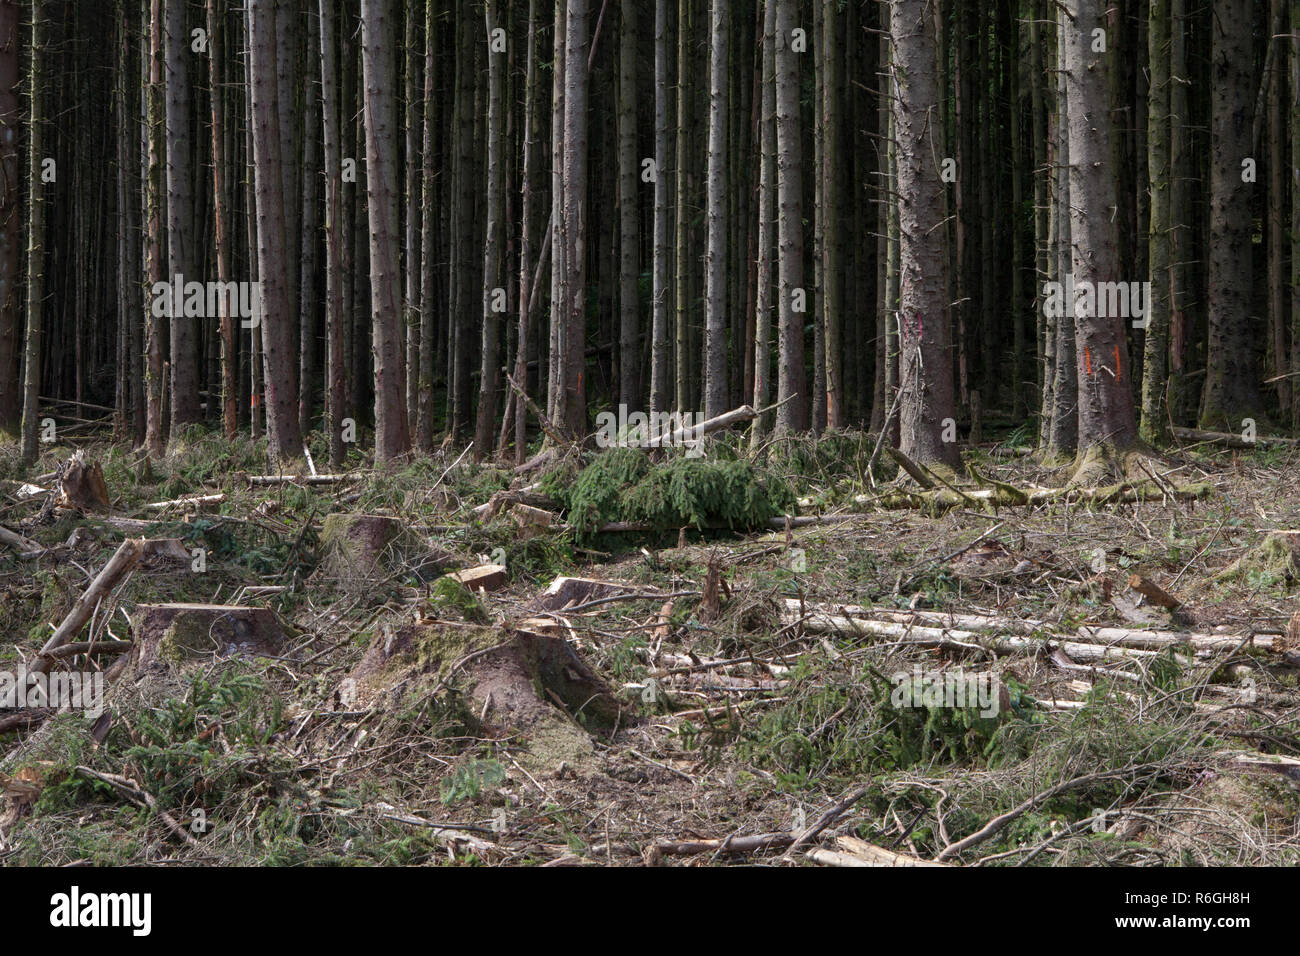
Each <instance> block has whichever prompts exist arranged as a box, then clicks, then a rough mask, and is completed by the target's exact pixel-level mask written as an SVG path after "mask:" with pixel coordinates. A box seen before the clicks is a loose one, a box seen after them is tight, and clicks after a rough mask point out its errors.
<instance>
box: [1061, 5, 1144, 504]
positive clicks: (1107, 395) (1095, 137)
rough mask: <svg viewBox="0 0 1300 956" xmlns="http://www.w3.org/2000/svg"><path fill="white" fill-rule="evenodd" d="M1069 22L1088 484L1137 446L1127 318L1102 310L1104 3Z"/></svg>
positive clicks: (1079, 9) (1112, 240)
mask: <svg viewBox="0 0 1300 956" xmlns="http://www.w3.org/2000/svg"><path fill="white" fill-rule="evenodd" d="M1067 7H1068V8H1069V12H1068V13H1067V15H1066V19H1065V87H1066V102H1067V109H1068V117H1069V119H1068V121H1069V141H1070V241H1071V244H1072V247H1073V250H1074V251H1073V257H1072V265H1073V272H1074V281H1075V283H1076V284H1077V285H1078V286H1079V287H1083V286H1082V284H1083V283H1085V282H1086V283H1090V284H1091V288H1093V289H1094V290H1096V291H1097V292H1098V295H1096V297H1095V298H1096V301H1095V302H1094V306H1093V308H1092V309H1088V308H1087V305H1086V300H1081V305H1082V307H1081V308H1079V307H1076V315H1075V343H1076V356H1077V362H1078V395H1079V398H1078V401H1079V446H1078V456H1079V457H1078V466H1079V467H1078V470H1077V471H1076V473H1075V475H1076V480H1081V481H1091V480H1093V478H1094V476H1095V473H1096V471H1097V469H1098V467H1099V466H1103V465H1105V464H1107V463H1108V462H1109V461H1110V460H1111V459H1113V458H1114V457H1115V456H1117V455H1121V454H1122V453H1124V452H1126V451H1128V450H1129V449H1131V448H1133V447H1134V446H1136V444H1137V420H1136V416H1135V414H1134V409H1133V390H1132V386H1131V385H1130V382H1129V375H1130V369H1129V359H1128V346H1127V342H1126V340H1125V329H1124V324H1125V319H1124V317H1123V316H1122V315H1110V314H1105V315H1102V314H1098V313H1101V312H1107V313H1109V312H1110V311H1111V310H1110V308H1109V305H1110V304H1111V303H1107V306H1108V307H1107V308H1102V305H1103V302H1102V296H1101V295H1100V292H1101V283H1111V282H1116V281H1118V279H1119V275H1118V271H1119V255H1118V247H1117V244H1118V228H1117V226H1116V224H1115V221H1114V219H1113V218H1112V213H1113V211H1114V209H1115V206H1116V201H1117V200H1116V192H1115V171H1114V169H1113V164H1112V156H1113V153H1112V151H1111V137H1112V136H1114V135H1115V131H1114V125H1113V123H1112V119H1111V113H1110V97H1109V92H1108V89H1107V84H1106V76H1107V66H1108V63H1107V54H1105V53H1103V52H1095V51H1096V34H1095V32H1094V31H1097V30H1101V29H1103V27H1104V16H1105V4H1104V3H1103V2H1102V0H1069V2H1068V3H1067Z"/></svg>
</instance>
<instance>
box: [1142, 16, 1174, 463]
mask: <svg viewBox="0 0 1300 956" xmlns="http://www.w3.org/2000/svg"><path fill="white" fill-rule="evenodd" d="M1147 22H1148V26H1147V44H1148V54H1147V62H1148V64H1149V69H1150V75H1151V79H1150V84H1149V87H1148V90H1147V105H1148V113H1147V173H1148V175H1149V177H1150V189H1151V230H1150V237H1149V248H1150V252H1149V253H1148V256H1147V261H1148V265H1149V268H1150V271H1151V300H1150V301H1149V302H1148V303H1147V315H1146V340H1145V354H1144V357H1143V361H1142V427H1141V435H1142V438H1143V440H1145V441H1147V442H1150V443H1152V444H1164V443H1165V441H1167V439H1168V437H1169V414H1168V405H1167V403H1166V395H1167V391H1166V389H1167V384H1168V383H1167V381H1166V368H1167V366H1168V355H1169V292H1170V282H1169V199H1170V185H1171V184H1170V176H1169V38H1170V24H1169V2H1168V0H1150V9H1149V13H1148V19H1147Z"/></svg>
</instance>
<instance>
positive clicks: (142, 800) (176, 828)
mask: <svg viewBox="0 0 1300 956" xmlns="http://www.w3.org/2000/svg"><path fill="white" fill-rule="evenodd" d="M77 773H79V774H81V775H82V776H85V777H91V778H93V779H95V780H99V781H102V782H103V783H106V784H108V785H109V786H111V787H112V788H113V789H114V790H116V791H118V792H119V793H121V794H122V795H123V796H125V797H126V798H127V799H128V800H130V801H131V802H132V803H134V804H135V805H136V806H138V807H145V808H147V809H149V810H152V811H153V812H154V813H156V814H158V818H159V819H160V820H162V822H163V823H165V824H167V829H169V830H171V831H172V833H174V834H176V835H177V836H178V837H180V838H181V839H182V840H184V841H185V842H186V843H188V844H189V845H190V846H192V847H201V846H202V844H201V843H199V841H198V840H196V839H194V837H193V836H192V835H191V834H190V832H189V831H188V830H186V829H185V828H184V827H183V826H181V825H180V824H179V823H177V822H176V818H175V817H173V816H172V815H171V814H170V813H168V812H167V811H166V810H164V809H163V808H162V807H160V806H158V801H157V800H155V799H154V796H153V794H151V793H149V791H147V790H145V789H144V788H143V787H141V786H140V785H139V784H138V783H136V782H135V781H134V780H131V779H129V778H127V777H122V776H119V775H118V774H115V773H101V772H100V771H98V770H92V769H90V768H89V767H82V766H78V767H77Z"/></svg>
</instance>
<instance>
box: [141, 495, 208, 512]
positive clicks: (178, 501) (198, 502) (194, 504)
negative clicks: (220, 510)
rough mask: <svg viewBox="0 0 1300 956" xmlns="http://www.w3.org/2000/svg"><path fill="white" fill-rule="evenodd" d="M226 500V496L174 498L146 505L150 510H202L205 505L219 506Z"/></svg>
mask: <svg viewBox="0 0 1300 956" xmlns="http://www.w3.org/2000/svg"><path fill="white" fill-rule="evenodd" d="M225 500H226V496H225V495H191V496H190V497H188V498H173V499H172V500H170V501H154V502H150V503H149V504H147V505H145V507H146V508H148V509H150V510H161V509H163V508H202V507H203V506H204V505H218V504H221V502H223V501H225Z"/></svg>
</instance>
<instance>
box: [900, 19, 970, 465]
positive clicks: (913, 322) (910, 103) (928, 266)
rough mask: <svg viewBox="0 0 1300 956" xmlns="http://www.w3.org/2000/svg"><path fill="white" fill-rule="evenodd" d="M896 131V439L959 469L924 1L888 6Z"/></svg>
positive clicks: (933, 47) (929, 30) (931, 44)
mask: <svg viewBox="0 0 1300 956" xmlns="http://www.w3.org/2000/svg"><path fill="white" fill-rule="evenodd" d="M891 7H892V9H891V11H890V35H891V36H892V37H893V41H894V65H893V73H894V82H895V84H896V86H897V90H898V95H897V97H896V98H895V100H894V130H895V142H896V148H897V150H898V193H899V195H900V196H903V197H906V201H905V202H900V203H899V241H900V250H899V261H900V299H899V305H898V329H899V350H900V356H899V376H900V382H899V388H900V391H901V395H900V399H899V426H900V427H899V435H900V442H901V448H902V451H903V453H904V454H906V455H909V456H911V457H912V458H913V459H914V460H915V461H917V462H920V463H924V464H936V465H943V466H947V467H948V468H951V469H954V470H956V469H958V468H960V467H961V458H960V457H959V456H958V454H957V443H956V442H955V441H954V440H952V439H954V438H955V437H956V436H955V434H952V433H951V432H950V433H949V434H948V435H947V436H946V437H947V439H948V440H945V435H944V432H945V430H946V429H945V426H951V425H952V422H953V421H954V420H955V418H956V413H955V411H954V407H953V385H952V352H951V348H950V338H951V335H950V330H949V323H948V308H947V305H948V303H947V301H946V300H947V296H946V294H945V280H944V272H945V270H946V268H947V255H946V252H945V250H944V241H943V239H944V233H943V228H942V227H943V221H944V201H943V182H942V180H941V179H940V169H939V166H938V164H937V156H936V154H935V152H934V150H933V149H932V148H931V143H932V139H931V137H932V136H933V132H932V130H933V129H935V128H937V126H938V116H939V84H938V74H939V62H938V51H937V44H936V42H935V32H934V19H933V10H932V8H931V7H930V4H929V3H928V2H927V0H893V3H892V4H891Z"/></svg>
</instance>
